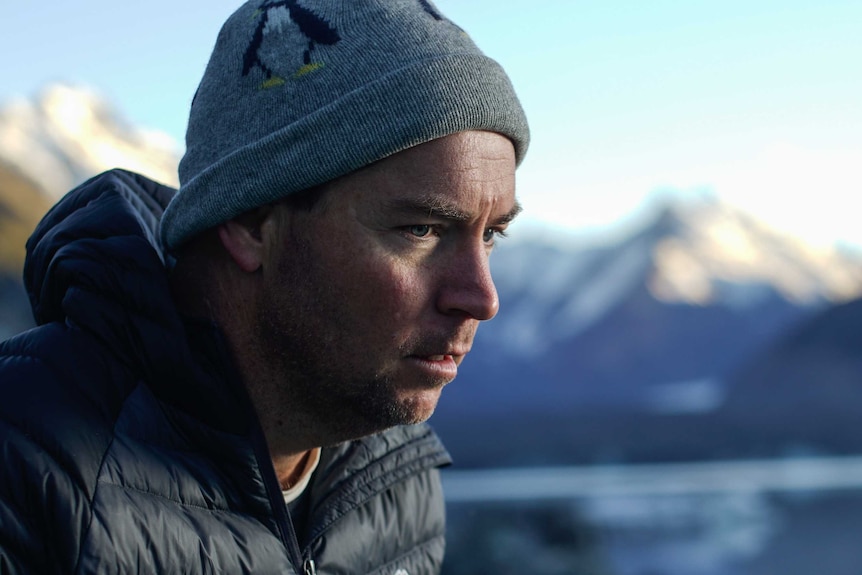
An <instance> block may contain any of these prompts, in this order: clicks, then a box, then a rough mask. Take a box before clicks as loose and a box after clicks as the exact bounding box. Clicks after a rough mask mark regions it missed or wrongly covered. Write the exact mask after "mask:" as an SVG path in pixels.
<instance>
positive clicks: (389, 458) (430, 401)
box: [0, 0, 528, 575]
mask: <svg viewBox="0 0 862 575" xmlns="http://www.w3.org/2000/svg"><path fill="white" fill-rule="evenodd" d="M527 142H528V131H527V125H526V121H525V119H524V116H523V112H522V110H521V108H520V106H519V104H518V101H517V98H516V96H515V94H514V92H513V91H512V88H511V85H510V83H509V81H508V79H507V78H506V76H505V74H504V73H503V72H502V70H501V69H500V68H499V66H498V65H497V64H496V63H494V62H493V61H492V60H490V59H488V58H486V57H485V56H483V55H482V54H481V53H480V52H479V51H478V49H477V48H476V47H475V46H474V45H473V44H472V42H471V41H470V40H469V38H468V37H467V36H466V34H464V32H463V31H461V30H460V29H459V28H458V27H457V26H455V25H454V24H452V23H451V22H449V21H448V20H446V19H445V18H444V17H443V16H442V15H441V14H440V13H439V12H437V11H436V9H435V8H434V7H433V6H432V5H431V4H429V3H428V2H426V1H424V0H377V1H369V2H362V3H359V2H356V3H349V2H331V1H323V0H321V1H318V2H312V0H304V1H298V0H297V1H287V0H286V1H272V0H269V1H261V0H255V1H253V2H250V3H248V4H246V5H244V6H243V7H241V8H240V9H239V10H238V11H237V12H236V13H235V14H234V15H233V16H232V17H231V18H230V19H229V20H228V21H227V23H226V24H225V26H224V27H223V29H222V31H221V33H220V35H219V38H218V41H217V44H216V46H215V49H214V52H213V55H212V58H211V60H210V63H209V65H208V67H207V70H206V72H205V74H204V77H203V80H202V82H201V84H200V87H199V89H198V91H197V94H196V95H195V99H194V101H193V104H192V109H191V115H190V119H189V127H188V134H187V152H186V155H185V156H184V158H183V160H182V162H181V165H180V180H181V186H180V189H179V191H178V192H177V193H176V195H174V191H173V190H170V189H168V188H166V187H163V186H160V185H158V184H155V183H153V182H150V181H148V180H146V179H144V178H142V177H141V176H137V175H135V174H131V173H128V172H123V171H113V172H109V173H107V174H103V175H102V176H99V177H96V178H94V179H92V180H90V181H89V182H87V183H85V184H83V185H82V186H81V187H80V188H78V189H77V190H75V191H73V192H72V193H70V194H69V195H68V196H67V197H66V198H64V200H63V201H61V202H60V204H58V205H57V206H56V207H55V208H54V209H53V210H52V211H51V212H49V214H48V215H47V216H46V217H45V219H44V220H43V221H42V222H41V223H40V225H39V227H38V228H37V230H36V231H35V232H34V234H33V236H32V237H31V239H30V241H29V242H28V259H27V263H26V265H25V281H26V285H27V288H28V292H29V294H30V297H31V301H32V303H33V312H34V316H35V317H36V319H37V322H38V324H39V327H37V328H36V329H34V330H31V331H29V332H26V333H24V334H21V335H19V336H17V337H15V338H13V339H11V340H9V341H7V342H5V343H3V344H2V345H0V394H2V395H0V397H2V399H0V426H2V427H0V430H2V431H0V433H2V434H3V467H2V471H0V572H3V573H25V572H28V573H29V572H32V573H70V572H75V573H93V572H111V573H138V572H158V573H161V572H171V573H215V572H224V573H245V572H248V573H304V574H310V573H321V574H323V573H327V574H329V573H332V574H335V573H380V574H384V573H386V574H390V573H397V574H401V575H403V574H405V573H408V574H411V575H415V574H419V573H435V572H437V571H439V567H440V564H441V562H442V557H443V549H444V509H443V500H442V494H441V487H440V481H439V474H438V471H437V468H438V467H439V466H441V465H445V464H447V463H448V462H449V458H448V455H447V453H446V451H445V450H444V449H443V447H442V445H441V444H440V443H439V440H438V439H437V438H436V436H435V435H434V434H433V432H432V431H431V430H430V429H429V428H428V427H427V426H425V425H424V424H420V423H421V422H423V421H424V420H425V419H427V418H428V417H429V416H430V415H431V413H432V412H433V411H434V407H435V405H436V403H437V400H438V398H439V395H440V392H441V390H442V388H443V387H444V386H445V385H446V384H447V383H448V382H450V381H451V380H452V379H453V378H454V377H455V375H456V373H457V368H458V365H459V364H460V363H461V361H462V360H463V359H464V356H465V355H466V354H467V352H468V351H469V349H470V346H471V343H472V340H473V336H474V334H475V331H476V327H477V325H478V323H479V322H480V321H482V320H486V319H489V318H491V317H493V316H494V314H495V313H496V311H497V307H498V302H497V295H496V292H495V290H494V285H493V283H492V280H491V277H490V272H489V269H488V256H489V253H490V251H491V249H492V247H493V244H494V239H495V237H496V236H497V235H500V234H502V233H503V232H504V231H505V228H506V226H507V225H508V223H509V222H510V221H511V220H512V218H514V217H515V215H516V214H517V212H518V210H519V207H518V204H517V202H516V200H515V192H514V170H515V166H516V164H517V163H519V162H520V161H521V159H522V158H523V155H524V153H525V151H526V147H527Z"/></svg>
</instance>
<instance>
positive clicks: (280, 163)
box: [161, 0, 529, 249]
mask: <svg viewBox="0 0 862 575" xmlns="http://www.w3.org/2000/svg"><path fill="white" fill-rule="evenodd" d="M464 130H488V131H493V132H498V133H501V134H503V135H505V136H508V137H509V138H510V139H511V140H512V142H513V143H514V146H515V155H516V159H517V161H518V163H520V162H521V160H522V159H523V157H524V154H525V152H526V150H527V144H528V142H529V130H528V127H527V121H526V118H525V117H524V112H523V110H522V109H521V106H520V104H519V102H518V98H517V96H516V95H515V92H514V90H513V89H512V85H511V83H510V82H509V79H508V77H507V76H506V73H505V72H504V71H503V69H502V68H501V67H500V65H499V64H497V63H496V62H495V61H493V60H491V59H490V58H488V57H486V56H485V55H483V54H482V52H481V51H480V50H479V49H478V48H477V47H476V46H475V44H473V42H472V41H471V40H470V38H469V37H468V36H467V34H466V33H465V32H464V31H463V30H461V29H460V28H459V27H458V26H456V25H455V24H453V23H452V22H451V21H449V20H447V19H446V18H445V17H444V16H443V15H441V14H440V12H439V11H438V10H437V9H436V8H435V7H434V6H433V5H432V4H431V3H430V2H429V1H428V0H253V1H251V2H248V3H246V4H244V5H243V6H242V7H241V8H240V9H239V10H237V11H236V12H235V13H234V14H233V15H232V16H231V17H230V18H229V19H228V21H227V22H226V23H225V25H224V26H223V27H222V30H221V32H220V33H219V36H218V40H217V41H216V46H215V49H214V50H213V54H212V56H211V58H210V62H209V65H208V66H207V69H206V72H205V73H204V77H203V80H202V81H201V84H200V86H199V87H198V90H197V93H196V94H195V98H194V100H193V101H192V107H191V114H190V116H189V125H188V131H187V133H186V154H185V156H184V157H183V159H182V161H181V162H180V168H179V175H180V190H179V192H178V193H177V195H176V196H175V197H174V199H173V201H172V202H171V204H170V205H169V206H168V208H167V210H166V211H165V214H164V217H163V218H162V223H161V236H162V241H163V242H164V244H165V246H166V247H168V248H169V249H172V248H175V247H177V246H179V245H180V244H182V243H183V242H184V241H186V240H187V239H189V238H191V237H192V236H194V235H195V234H197V233H199V232H201V231H203V230H205V229H207V228H209V227H212V226H215V225H217V224H219V223H222V222H224V221H227V220H229V219H231V218H233V217H236V216H238V215H240V214H242V213H244V212H246V211H248V210H251V209H253V208H255V207H257V206H261V205H264V204H267V203H270V202H273V201H276V200H278V199H280V198H284V197H285V196H287V195H289V194H292V193H295V192H298V191H302V190H305V189H308V188H311V187H313V186H317V185H320V184H323V183H325V182H327V181H330V180H333V179H335V178H337V177H339V176H342V175H344V174H348V173H350V172H352V171H355V170H357V169H359V168H361V167H363V166H367V165H368V164H371V163H373V162H375V161H377V160H380V159H382V158H385V157H387V156H389V155H391V154H394V153H396V152H399V151H401V150H404V149H407V148H410V147H412V146H416V145H418V144H421V143H423V142H427V141H430V140H433V139H436V138H440V137H443V136H446V135H448V134H453V133H455V132H460V131H464Z"/></svg>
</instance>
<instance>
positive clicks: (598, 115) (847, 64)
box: [0, 0, 862, 246]
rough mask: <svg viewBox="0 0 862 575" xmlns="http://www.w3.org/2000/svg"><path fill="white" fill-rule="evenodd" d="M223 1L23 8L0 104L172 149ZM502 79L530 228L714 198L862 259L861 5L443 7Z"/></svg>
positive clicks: (7, 38)
mask: <svg viewBox="0 0 862 575" xmlns="http://www.w3.org/2000/svg"><path fill="white" fill-rule="evenodd" d="M236 5H237V4H236V3H235V2H232V1H227V0H209V1H207V2H201V1H196V0H172V1H167V0H148V1H147V2H116V1H111V2H108V1H107V0H77V1H75V2H71V1H68V0H66V1H60V0H42V1H38V2H37V1H36V0H21V1H15V2H8V3H5V5H4V6H3V12H2V19H0V54H2V55H3V56H2V57H0V58H2V59H0V72H2V79H3V80H2V82H0V101H3V100H6V99H8V98H10V97H12V96H30V95H33V94H34V93H36V92H37V91H38V89H39V88H40V87H41V86H43V85H45V84H46V83H48V82H51V81H58V80H59V81H66V82H71V83H75V84H82V85H87V86H91V87H93V88H95V89H96V90H97V91H99V92H101V93H103V94H104V95H106V96H107V97H109V98H111V99H112V100H113V101H114V103H115V106H116V107H117V108H118V109H119V110H120V111H121V112H123V113H124V114H125V115H126V116H127V117H128V118H129V119H130V120H131V121H133V122H135V123H139V124H142V125H144V126H147V127H151V128H157V129H161V130H164V131H166V132H167V133H169V134H171V135H172V136H174V137H175V138H176V139H178V140H181V139H182V134H183V132H184V129H185V119H186V114H187V110H188V105H189V102H190V101H191V96H192V94H193V93H194V90H195V87H196V85H197V82H198V80H199V79H200V75H201V74H202V72H203V68H204V66H205V64H206V60H207V58H208V56H209V52H210V50H211V48H212V45H213V42H214V40H215V36H216V34H217V32H218V29H219V27H220V25H221V23H222V21H223V20H224V19H225V18H226V17H227V16H228V14H229V13H230V12H232V10H233V9H234V8H235V6H236ZM437 5H438V7H439V8H440V9H441V10H442V11H443V12H444V13H446V14H447V15H448V16H449V17H450V18H452V19H453V20H454V21H455V22H457V23H458V24H459V25H460V26H461V27H463V28H464V29H465V30H467V31H468V32H470V34H471V35H472V36H473V38H474V40H475V41H476V42H477V44H479V46H480V47H481V48H482V49H483V50H484V51H485V52H486V53H488V54H489V55H490V56H492V57H494V58H496V59H497V60H499V61H500V62H501V63H502V64H503V66H504V67H505V68H506V69H507V70H508V72H509V74H510V76H511V77H512V80H513V82H514V84H515V86H516V89H517V90H518V92H519V94H520V96H521V99H522V101H523V104H524V107H525V109H526V111H527V115H528V117H529V119H530V122H531V128H532V133H533V144H532V147H531V150H530V153H529V154H528V156H527V160H526V161H525V162H524V164H523V166H522V169H521V170H520V172H519V190H520V196H521V201H522V203H523V204H524V206H525V208H526V211H525V215H526V219H530V220H533V221H536V220H539V221H543V222H550V223H552V224H554V225H559V226H561V227H571V228H577V229H581V228H584V227H587V228H590V227H600V226H603V225H605V224H608V223H610V222H614V221H617V220H619V219H620V218H625V217H626V216H627V215H628V214H631V213H632V211H633V210H635V208H637V207H638V206H641V205H643V204H644V202H645V201H648V198H651V197H655V196H656V195H657V194H660V193H663V192H668V191H671V192H675V193H680V194H688V193H703V192H709V193H712V194H715V195H717V196H718V197H720V198H723V199H725V200H727V201H729V202H732V203H735V204H737V205H740V206H742V207H744V208H746V209H748V210H749V211H752V212H754V213H756V214H757V215H759V216H761V217H763V218H766V219H767V220H768V221H769V222H771V223H772V224H773V225H776V226H779V227H783V228H787V229H790V230H793V231H794V232H795V233H797V234H800V235H805V236H806V237H808V238H811V239H813V240H816V241H821V242H822V241H843V242H849V243H852V244H855V245H859V246H862V224H860V219H862V209H860V207H862V205H860V204H862V72H860V70H862V1H860V0H782V1H777V0H758V1H750V0H749V1H741V0H724V1H722V2H718V1H711V2H706V1H697V0H690V1H686V2H683V1H679V0H676V1H671V0H648V1H644V0H639V1H636V0H625V1H619V0H583V1H580V0H532V1H531V2H505V1H499V0H498V1H491V0H439V1H438V2H437Z"/></svg>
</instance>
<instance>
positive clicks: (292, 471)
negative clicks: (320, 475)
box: [272, 449, 314, 490]
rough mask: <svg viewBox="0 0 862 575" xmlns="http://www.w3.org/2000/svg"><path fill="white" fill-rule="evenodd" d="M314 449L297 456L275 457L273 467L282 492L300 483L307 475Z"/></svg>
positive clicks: (273, 457)
mask: <svg viewBox="0 0 862 575" xmlns="http://www.w3.org/2000/svg"><path fill="white" fill-rule="evenodd" d="M312 451H314V450H313V449H309V450H308V451H304V452H302V453H299V454H296V455H273V456H272V465H273V467H274V468H275V475H276V477H278V483H279V485H281V488H282V490H287V489H290V488H291V487H293V486H294V485H296V484H297V483H299V481H300V480H301V479H302V478H303V476H304V475H305V472H306V470H307V467H308V462H309V459H310V457H311V454H312Z"/></svg>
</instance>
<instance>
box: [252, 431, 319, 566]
mask: <svg viewBox="0 0 862 575" xmlns="http://www.w3.org/2000/svg"><path fill="white" fill-rule="evenodd" d="M255 427H256V429H255V431H254V432H253V440H252V441H253V448H254V451H255V457H256V459H257V464H258V467H259V468H260V474H261V477H262V478H263V481H264V484H265V485H266V491H267V495H268V496H269V504H270V506H271V507H272V510H273V512H274V513H275V520H276V523H277V524H278V532H279V536H280V537H281V543H282V544H283V545H284V546H285V548H286V549H287V552H288V555H290V559H291V563H293V565H294V568H295V569H296V570H297V572H300V569H301V572H302V575H317V570H316V567H315V565H314V560H312V559H311V558H308V559H306V558H305V557H304V556H303V555H302V551H301V550H300V548H299V539H297V537H296V530H294V528H293V521H292V520H291V518H290V511H289V510H288V508H287V504H286V503H285V502H284V498H283V497H282V495H281V486H280V485H279V484H278V479H277V478H276V475H275V468H273V466H272V460H271V459H270V458H269V450H268V449H267V445H266V439H264V436H263V430H262V429H260V425H259V424H258V425H256V426H255Z"/></svg>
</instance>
